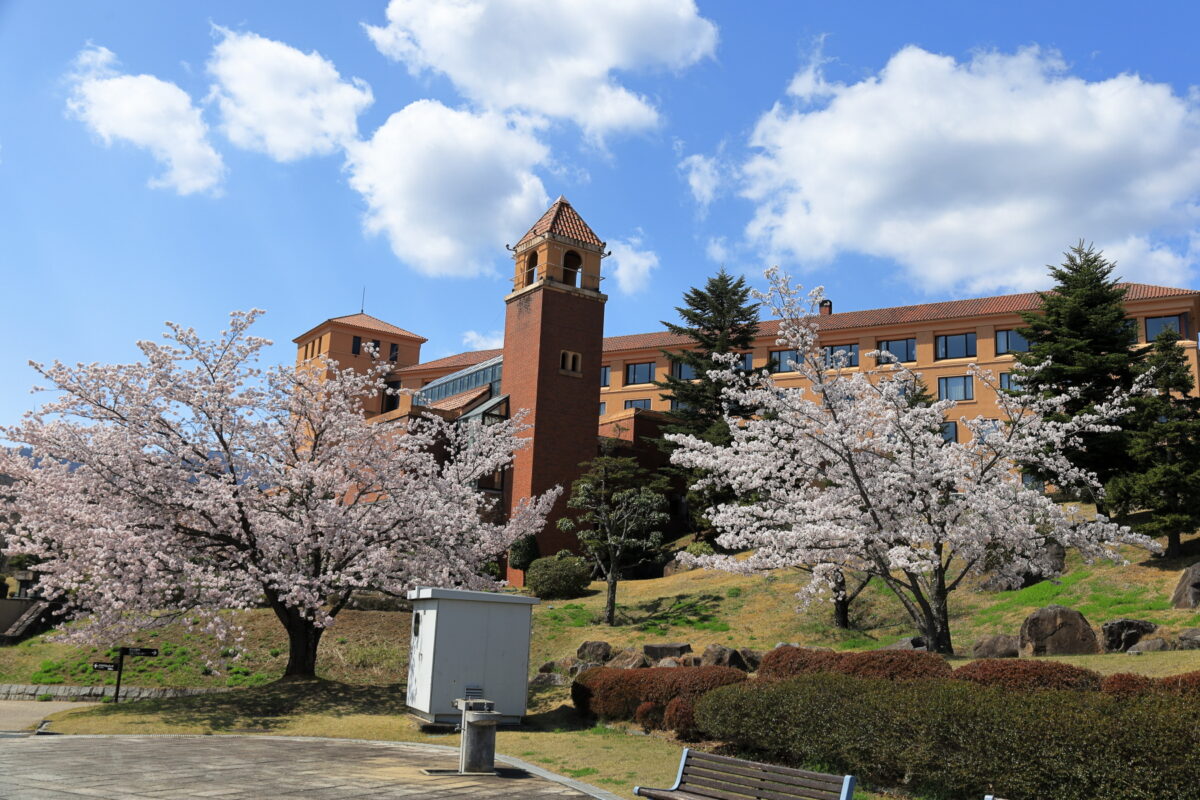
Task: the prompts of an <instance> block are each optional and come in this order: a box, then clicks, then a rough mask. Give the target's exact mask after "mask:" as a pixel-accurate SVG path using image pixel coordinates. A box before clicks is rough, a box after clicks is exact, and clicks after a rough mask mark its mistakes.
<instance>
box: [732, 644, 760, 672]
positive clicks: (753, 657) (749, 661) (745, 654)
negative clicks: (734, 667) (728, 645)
mask: <svg viewBox="0 0 1200 800" xmlns="http://www.w3.org/2000/svg"><path fill="white" fill-rule="evenodd" d="M738 653H740V654H741V656H742V661H745V662H746V671H747V672H758V665H759V664H761V663H762V657H763V654H762V651H761V650H751V649H750V648H749V647H742V648H740V649H739V650H738Z"/></svg>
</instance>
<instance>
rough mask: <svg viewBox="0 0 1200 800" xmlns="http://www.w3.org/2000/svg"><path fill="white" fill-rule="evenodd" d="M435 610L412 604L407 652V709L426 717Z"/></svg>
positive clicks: (428, 707) (431, 673)
mask: <svg viewBox="0 0 1200 800" xmlns="http://www.w3.org/2000/svg"><path fill="white" fill-rule="evenodd" d="M436 628H437V609H436V608H435V607H434V605H433V604H432V603H428V604H426V603H413V616H412V640H411V641H410V643H409V648H410V649H409V651H408V700H407V702H408V705H409V707H410V708H414V709H416V710H417V711H423V712H425V713H430V710H431V709H430V705H429V698H430V696H431V693H432V684H433V643H434V639H435V638H436V637H435V633H436Z"/></svg>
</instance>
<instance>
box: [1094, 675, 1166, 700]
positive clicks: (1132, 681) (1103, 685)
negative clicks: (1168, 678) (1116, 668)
mask: <svg viewBox="0 0 1200 800" xmlns="http://www.w3.org/2000/svg"><path fill="white" fill-rule="evenodd" d="M1157 688H1159V683H1158V681H1156V680H1154V678H1148V677H1146V676H1145V675H1138V674H1136V673H1133V672H1117V673H1114V674H1112V675H1107V676H1105V677H1104V678H1103V679H1102V680H1101V681H1100V691H1102V692H1104V693H1105V694H1116V695H1121V696H1122V697H1131V696H1134V695H1140V694H1145V693H1146V692H1152V691H1154V690H1155V689H1157Z"/></svg>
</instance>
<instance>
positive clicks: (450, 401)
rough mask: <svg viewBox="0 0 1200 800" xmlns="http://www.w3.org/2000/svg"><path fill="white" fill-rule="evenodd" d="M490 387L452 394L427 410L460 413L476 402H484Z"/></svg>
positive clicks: (478, 387) (489, 392)
mask: <svg viewBox="0 0 1200 800" xmlns="http://www.w3.org/2000/svg"><path fill="white" fill-rule="evenodd" d="M491 391H492V390H491V387H489V386H477V387H475V388H474V389H468V390H467V391H465V392H459V393H458V394H452V395H450V396H449V397H443V398H442V399H441V400H438V401H437V402H436V403H430V404H429V406H428V407H429V408H433V409H437V410H438V411H462V410H466V409H467V408H468V407H469V406H471V405H474V403H475V402H476V401H478V400H485V399H487V396H488V395H489V394H491Z"/></svg>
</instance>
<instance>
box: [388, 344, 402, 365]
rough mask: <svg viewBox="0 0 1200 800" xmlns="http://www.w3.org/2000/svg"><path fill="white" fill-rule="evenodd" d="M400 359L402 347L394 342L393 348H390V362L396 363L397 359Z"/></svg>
mask: <svg viewBox="0 0 1200 800" xmlns="http://www.w3.org/2000/svg"><path fill="white" fill-rule="evenodd" d="M398 358H400V345H398V344H396V343H395V342H392V344H391V346H390V347H389V348H388V361H391V362H392V363H395V362H396V359H398Z"/></svg>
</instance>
